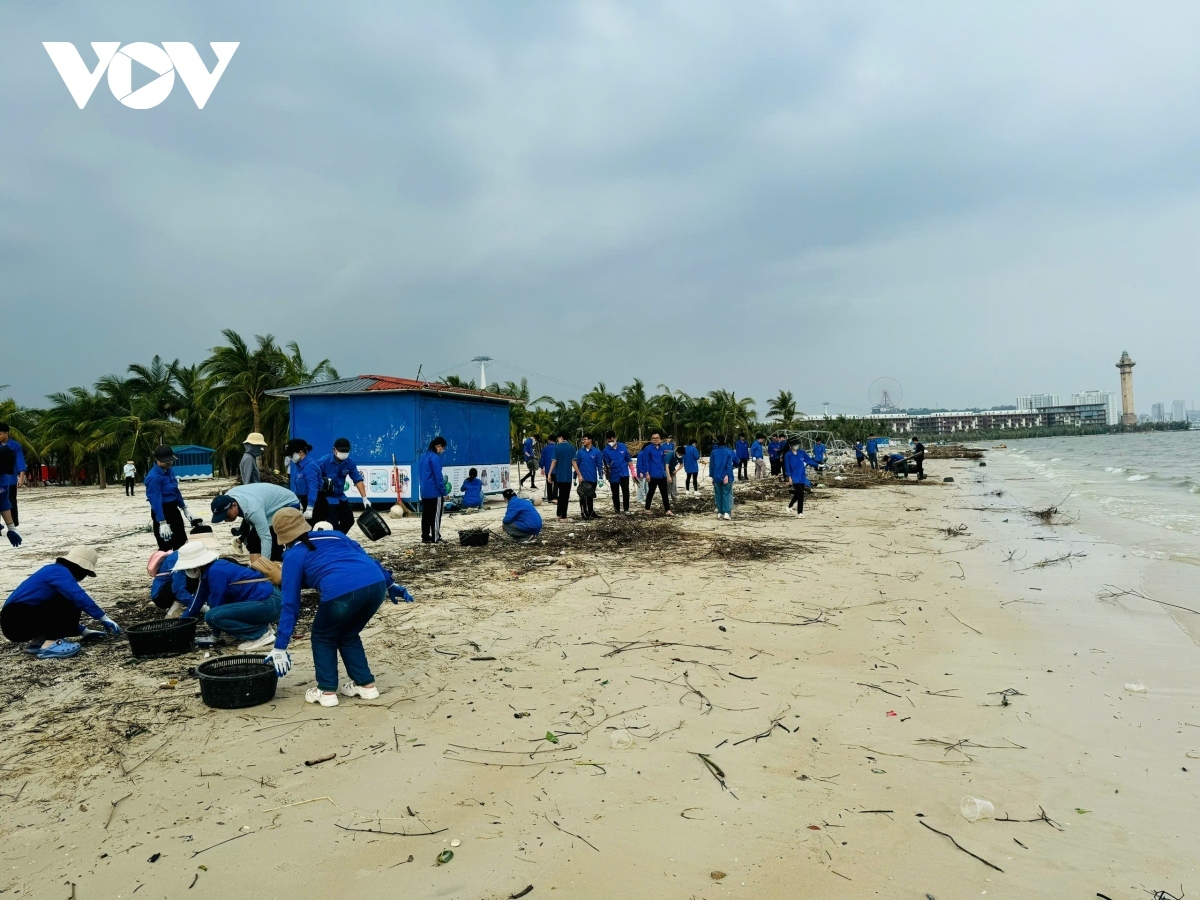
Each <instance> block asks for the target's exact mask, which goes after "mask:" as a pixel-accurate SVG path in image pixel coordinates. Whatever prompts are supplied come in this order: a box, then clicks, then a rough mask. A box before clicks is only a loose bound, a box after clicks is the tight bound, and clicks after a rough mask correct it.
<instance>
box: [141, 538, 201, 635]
mask: <svg viewBox="0 0 1200 900" xmlns="http://www.w3.org/2000/svg"><path fill="white" fill-rule="evenodd" d="M178 559H179V552H178V551H172V552H170V553H165V552H163V551H162V550H155V551H154V552H153V553H151V554H150V560H149V562H147V563H146V574H147V575H149V576H150V578H151V579H152V580H151V582H150V601H151V602H152V603H153V604H154V605H155V606H157V607H158V608H159V609H161V610H163V611H164V612H166V615H165V616H164V617H163V618H166V619H177V618H179V617H180V616H182V615H183V612H184V610H186V609H187V608H188V607H189V606H191V605H192V593H193V591H195V589H196V587H197V585H198V583H195V582H194V583H193V584H192V585H191V587H190V589H189V587H188V579H187V575H186V574H185V573H184V572H183V570H182V569H181V570H179V571H178V572H176V571H173V570H174V568H175V563H176V561H177V560H178Z"/></svg>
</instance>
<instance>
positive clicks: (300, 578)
mask: <svg viewBox="0 0 1200 900" xmlns="http://www.w3.org/2000/svg"><path fill="white" fill-rule="evenodd" d="M430 452H432V451H430ZM308 539H309V541H310V542H311V543H312V545H313V549H312V550H309V549H308V547H306V546H304V544H303V543H301V542H299V541H297V542H296V543H295V544H292V546H290V547H288V549H287V550H285V551H283V585H282V587H281V591H282V593H283V608H282V611H281V612H280V614H279V630H278V631H277V632H276V635H275V647H276V648H277V649H279V650H286V649H287V645H288V642H290V641H291V639H292V632H293V631H294V630H295V628H296V617H297V616H298V615H299V614H300V590H301V588H316V589H317V590H318V591H320V593H321V602H322V603H328V602H329V601H330V600H336V599H337V598H338V597H342V596H344V595H346V594H349V593H350V592H351V591H357V590H358V589H359V588H365V587H370V586H371V585H373V584H379V583H380V582H383V583H384V584H385V585H387V586H389V587H390V586H391V585H392V584H393V583H394V582H393V581H392V573H391V572H389V571H388V570H387V569H385V568H384V567H383V566H381V565H380V564H379V563H378V562H376V561H375V559H373V558H372V557H370V556H368V555H367V551H366V550H364V549H363V548H362V547H361V546H359V544H358V543H357V542H356V541H355V540H354V539H353V538H348V537H346V535H344V534H342V533H341V532H340V531H314V532H311V533H310V534H309V536H308ZM214 565H216V563H214Z"/></svg>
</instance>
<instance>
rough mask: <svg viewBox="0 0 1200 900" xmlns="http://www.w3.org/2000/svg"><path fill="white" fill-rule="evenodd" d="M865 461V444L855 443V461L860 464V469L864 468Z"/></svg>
mask: <svg viewBox="0 0 1200 900" xmlns="http://www.w3.org/2000/svg"><path fill="white" fill-rule="evenodd" d="M864 459H866V452H865V451H864V450H863V442H862V441H855V442H854V460H855V462H857V463H858V467H859V468H860V469H861V468H862V464H863V460H864Z"/></svg>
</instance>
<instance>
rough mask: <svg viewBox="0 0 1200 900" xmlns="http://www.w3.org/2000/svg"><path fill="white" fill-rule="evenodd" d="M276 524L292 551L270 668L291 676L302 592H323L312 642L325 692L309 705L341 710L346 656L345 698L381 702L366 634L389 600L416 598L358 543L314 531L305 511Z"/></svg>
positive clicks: (308, 695) (286, 513)
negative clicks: (341, 669)
mask: <svg viewBox="0 0 1200 900" xmlns="http://www.w3.org/2000/svg"><path fill="white" fill-rule="evenodd" d="M271 524H272V525H273V526H274V528H275V533H276V534H278V535H279V539H280V540H281V541H283V543H284V545H285V546H286V547H287V549H286V550H285V551H284V554H283V612H282V613H281V614H280V616H279V633H278V634H277V635H276V636H275V647H274V649H273V650H272V651H271V655H270V656H268V657H267V658H266V661H267V662H269V663H272V664H273V665H274V666H275V671H276V672H277V673H278V674H279V677H280V678H282V677H283V676H285V675H287V673H288V672H289V671H290V670H291V668H292V658H291V656H290V655H289V654H288V652H287V648H288V644H289V643H290V642H291V640H292V631H293V630H294V629H295V627H296V618H297V617H298V616H299V614H300V591H301V589H303V588H315V589H316V590H317V591H318V592H319V593H320V595H321V596H320V602H319V603H318V604H317V614H316V616H315V617H314V618H313V623H312V628H311V629H310V633H309V643H310V644H311V645H312V655H313V667H314V668H315V669H316V676H317V686H316V687H314V688H309V689H308V691H306V692H305V694H304V699H305V700H306V701H307V702H309V703H319V704H321V706H337V705H338V695H337V689H338V662H337V661H338V654H339V653H340V654H341V657H342V663H343V665H345V667H346V675H347V676H348V679H347V681H346V682H345V683H344V684H343V685H342V693H343V694H344V695H345V696H347V697H360V698H362V699H363V700H374V699H376V698H377V697H378V696H379V688H378V687H377V686H376V684H375V676H374V675H372V674H371V667H370V665H369V664H368V663H367V653H366V651H365V650H364V649H363V645H362V638H361V637H360V634H361V633H362V630H363V629H364V628H366V626H367V623H368V622H369V621H371V617H372V616H374V615H375V613H376V611H378V609H379V607H380V606H381V605H382V604H383V600H384V598H385V597H390V598H391V601H392V602H393V603H399V602H400V601H401V600H403V601H404V602H406V603H411V602H412V600H413V598H412V595H411V594H409V592H408V591H406V590H405V589H404V588H403V587H401V586H400V585H398V584H395V583H394V582H393V581H392V573H391V572H389V571H388V570H387V569H385V568H383V566H381V565H380V564H379V563H378V562H376V561H375V560H374V559H373V558H372V557H370V556H368V555H367V552H366V551H365V550H363V548H362V547H360V546H359V545H358V544H357V543H356V542H355V541H354V540H352V539H351V538H349V537H347V536H346V535H344V534H341V533H339V532H336V531H319V532H313V531H310V530H309V527H308V523H307V522H305V521H304V517H303V516H302V515H300V511H299V510H291V509H283V510H280V511H279V512H277V513H276V514H275V518H274V519H273V520H272V521H271Z"/></svg>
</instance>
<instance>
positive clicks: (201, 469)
mask: <svg viewBox="0 0 1200 900" xmlns="http://www.w3.org/2000/svg"><path fill="white" fill-rule="evenodd" d="M171 449H172V450H174V451H175V466H174V468H173V469H172V471H173V472H174V473H175V477H176V478H212V477H213V448H212V447H200V446H198V445H196V444H181V445H179V446H172V447H171Z"/></svg>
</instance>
